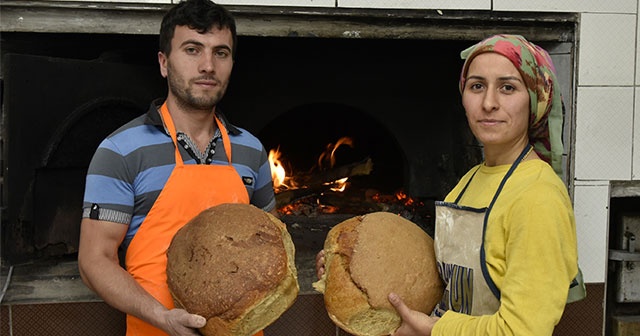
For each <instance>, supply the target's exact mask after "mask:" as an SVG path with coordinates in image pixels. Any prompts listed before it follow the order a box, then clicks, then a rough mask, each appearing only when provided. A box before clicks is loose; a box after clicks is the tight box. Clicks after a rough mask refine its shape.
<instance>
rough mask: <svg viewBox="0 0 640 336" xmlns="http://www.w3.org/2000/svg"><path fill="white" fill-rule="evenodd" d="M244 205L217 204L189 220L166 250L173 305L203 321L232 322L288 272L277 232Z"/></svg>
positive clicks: (258, 212) (264, 215) (263, 215)
mask: <svg viewBox="0 0 640 336" xmlns="http://www.w3.org/2000/svg"><path fill="white" fill-rule="evenodd" d="M271 218H272V216H268V215H267V213H265V212H264V211H262V210H260V209H258V208H256V207H254V206H251V205H246V204H221V205H218V206H215V207H212V208H210V209H207V210H205V211H203V212H202V213H200V214H199V215H198V216H196V217H194V218H193V219H192V220H191V221H189V222H188V223H187V224H186V225H185V226H184V227H183V228H182V229H180V230H179V231H178V232H177V234H176V235H175V237H174V239H173V241H172V242H171V245H170V247H169V250H168V252H167V258H168V263H167V283H168V285H169V289H170V291H171V293H172V295H173V297H174V300H175V301H176V304H177V305H179V306H182V307H184V308H187V310H188V311H189V312H191V313H195V314H200V315H202V316H204V317H205V318H207V319H209V318H210V317H214V316H215V317H219V318H221V319H223V320H234V319H236V318H238V317H240V316H242V315H243V314H245V313H246V312H247V310H248V309H249V308H250V307H252V306H254V305H255V304H256V303H258V302H259V301H261V300H263V298H264V297H265V295H267V294H269V293H270V291H272V290H274V289H275V288H276V287H277V286H278V285H279V284H280V283H281V282H282V281H283V279H284V278H285V277H286V276H287V275H288V274H289V273H290V270H289V268H288V267H289V265H288V256H287V251H286V249H285V246H284V243H283V238H282V236H283V235H282V232H281V230H282V228H281V227H278V226H277V225H274V222H273V221H272V219H271Z"/></svg>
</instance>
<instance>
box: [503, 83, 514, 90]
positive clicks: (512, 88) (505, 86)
mask: <svg viewBox="0 0 640 336" xmlns="http://www.w3.org/2000/svg"><path fill="white" fill-rule="evenodd" d="M515 89H516V88H515V86H513V85H510V84H505V85H503V86H502V90H504V91H508V92H511V91H514V90H515Z"/></svg>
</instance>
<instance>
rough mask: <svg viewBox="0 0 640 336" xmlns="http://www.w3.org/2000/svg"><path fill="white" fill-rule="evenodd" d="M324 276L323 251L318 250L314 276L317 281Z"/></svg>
mask: <svg viewBox="0 0 640 336" xmlns="http://www.w3.org/2000/svg"><path fill="white" fill-rule="evenodd" d="M323 275H324V250H320V252H318V254H316V276H317V277H318V280H320V279H322V276H323Z"/></svg>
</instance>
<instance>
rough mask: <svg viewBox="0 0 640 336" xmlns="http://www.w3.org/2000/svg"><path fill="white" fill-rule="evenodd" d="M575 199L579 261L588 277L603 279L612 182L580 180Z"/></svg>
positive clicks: (591, 279)
mask: <svg viewBox="0 0 640 336" xmlns="http://www.w3.org/2000/svg"><path fill="white" fill-rule="evenodd" d="M581 183H582V184H581ZM574 203H575V205H574V213H575V216H576V233H577V235H578V262H579V264H580V268H581V269H582V274H583V276H584V281H585V282H587V283H594V282H595V283H603V282H605V278H606V272H605V270H606V269H607V251H608V243H607V242H608V240H609V234H608V232H609V230H608V228H609V223H608V221H609V214H608V213H609V211H608V208H609V183H608V182H606V181H604V182H599V183H590V182H587V183H585V182H576V185H575V189H574Z"/></svg>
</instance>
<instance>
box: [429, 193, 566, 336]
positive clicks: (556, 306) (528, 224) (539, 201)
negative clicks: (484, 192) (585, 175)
mask: <svg viewBox="0 0 640 336" xmlns="http://www.w3.org/2000/svg"><path fill="white" fill-rule="evenodd" d="M501 197H502V196H501ZM505 198H507V197H505ZM507 199H508V198H507ZM512 200H513V201H512V202H511V201H509V202H507V203H510V204H503V206H506V207H507V208H506V209H503V211H500V213H499V214H498V215H497V217H496V218H494V217H490V219H491V220H492V221H494V222H490V224H489V227H488V229H487V233H486V240H485V245H486V246H485V250H486V253H487V260H486V261H487V264H488V268H489V273H490V274H491V277H492V279H493V280H494V282H495V284H496V286H497V287H498V288H499V289H500V292H501V298H500V308H499V310H498V312H497V313H495V314H493V315H486V316H469V315H465V314H460V313H456V312H453V311H448V312H446V313H445V314H444V315H443V316H442V318H441V319H440V320H439V321H438V322H437V323H436V324H435V326H434V329H433V331H432V335H448V336H452V335H492V336H494V335H518V336H526V335H536V336H540V335H552V333H553V329H554V327H555V325H556V324H557V323H558V322H559V321H560V318H561V316H562V313H563V311H564V307H565V302H566V299H567V293H568V289H569V284H570V282H571V280H572V279H573V278H574V277H575V275H576V274H577V272H578V262H577V242H576V234H575V219H574V215H573V210H572V207H571V203H570V200H569V198H568V196H567V195H566V191H565V190H562V186H560V185H556V184H554V183H536V184H535V185H534V186H532V187H531V188H529V189H528V190H527V191H526V192H523V193H521V194H520V195H518V196H517V197H515V198H512ZM492 216H493V214H492Z"/></svg>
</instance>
